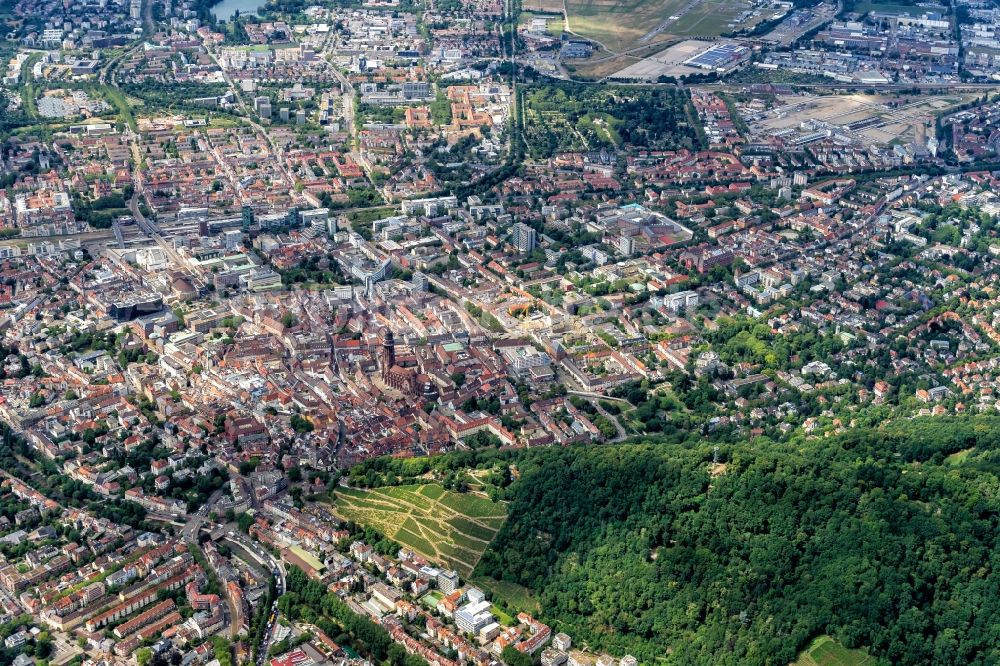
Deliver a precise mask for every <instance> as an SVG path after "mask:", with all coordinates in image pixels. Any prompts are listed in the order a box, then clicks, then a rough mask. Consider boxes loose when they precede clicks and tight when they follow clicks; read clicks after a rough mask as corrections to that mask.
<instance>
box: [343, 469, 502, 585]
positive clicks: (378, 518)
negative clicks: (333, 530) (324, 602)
mask: <svg viewBox="0 0 1000 666" xmlns="http://www.w3.org/2000/svg"><path fill="white" fill-rule="evenodd" d="M332 502H333V510H334V513H335V514H337V516H339V517H340V518H342V519H344V520H349V521H353V522H355V523H358V524H361V525H369V526H371V527H374V528H375V529H377V530H378V531H380V532H381V533H382V534H384V535H385V536H387V537H388V538H390V539H393V540H395V541H398V542H399V543H400V544H402V545H404V546H407V547H409V548H411V549H413V550H414V551H415V552H417V553H419V554H420V555H422V556H424V557H426V558H428V559H430V560H434V561H436V562H439V563H441V564H444V565H447V566H449V567H452V568H454V569H455V570H456V571H458V572H459V573H460V574H461V575H462V576H463V577H468V576H469V575H470V574H471V573H472V570H473V568H475V566H476V563H477V562H479V558H480V557H482V554H483V552H484V551H485V550H486V548H487V547H488V546H489V544H490V542H491V541H492V540H493V537H494V536H495V535H496V533H497V532H498V531H499V530H500V528H501V527H502V526H503V523H504V521H505V520H506V517H507V507H506V505H505V504H502V503H498V502H492V501H490V500H489V499H488V498H486V497H480V496H476V495H470V494H467V493H466V494H460V493H456V492H452V491H449V490H445V489H444V488H442V487H441V486H440V485H438V484H422V485H409V486H389V487H384V488H371V489H357V488H338V489H336V490H335V491H334V493H333V496H332Z"/></svg>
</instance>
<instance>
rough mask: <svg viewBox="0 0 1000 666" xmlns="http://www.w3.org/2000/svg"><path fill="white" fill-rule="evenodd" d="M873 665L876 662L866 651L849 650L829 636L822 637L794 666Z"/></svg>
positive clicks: (800, 656)
mask: <svg viewBox="0 0 1000 666" xmlns="http://www.w3.org/2000/svg"><path fill="white" fill-rule="evenodd" d="M873 663H875V660H874V659H872V657H871V656H870V655H869V654H867V653H866V652H865V651H864V650H848V649H847V648H845V647H844V646H843V645H841V644H840V643H838V642H837V641H835V640H834V639H832V638H830V637H829V636H820V637H819V638H817V639H816V640H814V641H813V642H812V645H810V646H809V648H808V649H807V650H806V651H805V652H803V653H802V654H801V655H799V658H798V659H797V660H796V661H795V663H794V664H792V666H863V665H866V664H873Z"/></svg>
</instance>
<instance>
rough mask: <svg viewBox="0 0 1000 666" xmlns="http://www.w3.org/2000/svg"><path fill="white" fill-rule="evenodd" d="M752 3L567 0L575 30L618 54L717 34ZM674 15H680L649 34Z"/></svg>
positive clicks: (731, 0) (741, 0) (737, 0)
mask: <svg viewBox="0 0 1000 666" xmlns="http://www.w3.org/2000/svg"><path fill="white" fill-rule="evenodd" d="M749 6H750V3H749V2H746V0H700V1H698V2H695V3H693V4H692V1H691V0H566V10H567V12H568V13H569V25H570V28H571V29H572V30H573V32H575V33H577V34H579V35H582V36H584V37H589V38H591V39H594V40H597V41H598V42H600V43H601V44H603V45H604V47H605V48H607V49H609V50H610V51H612V52H615V53H618V52H621V51H625V50H628V49H633V48H635V47H638V46H643V45H644V44H654V43H656V42H659V41H663V40H665V39H670V38H676V37H702V36H705V37H717V36H719V35H720V34H721V33H723V32H727V31H728V30H729V28H728V23H729V22H730V21H732V20H733V19H735V18H736V17H737V16H739V15H740V14H741V13H742V12H743V11H744V10H745V9H747V8H748V7H749ZM671 16H678V17H679V18H678V19H677V20H676V21H673V22H671V23H670V24H669V25H667V26H666V27H665V28H664V29H663V30H662V31H660V32H658V33H657V34H655V35H652V36H650V37H647V35H649V34H650V33H651V32H652V31H654V30H655V29H656V28H657V27H658V26H659V25H660V24H661V23H663V22H664V21H666V20H667V19H668V18H669V17H671ZM644 37H645V38H646V39H643V38H644Z"/></svg>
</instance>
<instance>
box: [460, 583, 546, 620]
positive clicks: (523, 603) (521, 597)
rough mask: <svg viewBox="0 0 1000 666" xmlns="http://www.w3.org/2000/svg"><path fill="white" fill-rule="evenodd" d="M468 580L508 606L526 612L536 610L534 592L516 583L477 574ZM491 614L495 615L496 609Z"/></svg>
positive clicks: (535, 611) (536, 602) (536, 603)
mask: <svg viewBox="0 0 1000 666" xmlns="http://www.w3.org/2000/svg"><path fill="white" fill-rule="evenodd" d="M469 582H470V583H471V584H473V585H475V586H477V587H480V588H482V589H484V590H487V591H489V592H490V593H491V594H492V595H493V598H494V599H501V600H502V601H503V602H504V603H505V604H506V605H507V606H508V607H509V608H513V609H516V610H518V611H525V612H527V613H537V612H538V609H539V606H538V599H537V598H535V594H534V592H532V591H531V590H529V589H528V588H526V587H522V586H521V585H518V584H517V583H509V582H507V581H503V580H496V579H495V578H490V577H488V576H477V577H475V578H473V579H471V580H470V581H469ZM493 614H494V615H496V614H497V613H496V611H494V612H493Z"/></svg>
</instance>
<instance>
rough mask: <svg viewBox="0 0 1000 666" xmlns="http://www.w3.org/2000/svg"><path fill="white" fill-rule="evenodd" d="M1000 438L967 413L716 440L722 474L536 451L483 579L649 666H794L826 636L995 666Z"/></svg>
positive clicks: (686, 452) (915, 655)
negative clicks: (789, 435)
mask: <svg viewBox="0 0 1000 666" xmlns="http://www.w3.org/2000/svg"><path fill="white" fill-rule="evenodd" d="M998 444H1000V419H997V418H966V419H922V420H915V421H908V422H905V423H902V424H898V425H894V426H891V427H890V428H888V429H884V430H878V431H868V430H866V431H855V432H850V433H848V434H843V435H840V436H837V437H834V438H828V439H823V440H815V441H802V442H799V443H797V444H795V445H789V444H777V443H773V442H765V441H756V442H753V443H749V444H742V445H736V446H732V447H724V448H722V449H721V450H720V452H719V456H720V458H719V459H720V461H722V462H724V463H725V467H724V468H723V467H719V466H717V465H716V466H713V465H712V462H713V447H712V446H710V445H708V444H706V445H704V446H700V445H699V446H697V447H694V448H681V447H676V446H664V445H653V444H636V445H621V446H604V447H591V448H569V449H562V448H549V449H538V450H532V451H528V452H525V453H524V454H522V455H521V456H520V457H519V459H518V461H517V464H518V465H519V467H520V471H521V479H520V480H519V481H518V482H516V483H515V484H514V485H512V486H511V487H510V488H509V489H508V491H507V492H508V497H509V499H510V500H511V506H510V518H509V519H508V522H507V523H506V525H505V526H504V528H503V529H502V530H501V531H500V533H499V534H498V535H497V537H496V539H495V540H494V542H493V544H492V547H491V548H490V549H489V550H488V551H487V552H486V554H485V556H484V557H483V559H482V560H481V561H480V564H479V567H478V570H477V573H480V574H486V575H490V576H493V577H495V578H500V579H504V580H508V581H513V582H517V583H520V584H522V585H525V586H528V587H529V588H531V589H533V590H535V591H537V592H538V594H539V598H540V600H541V607H542V617H543V618H544V619H546V620H548V621H550V622H553V623H554V625H555V627H556V628H557V629H558V630H565V631H567V632H568V633H570V634H572V636H573V638H574V640H575V641H578V642H587V643H589V644H590V645H591V646H592V647H594V648H603V649H607V650H610V651H612V652H613V653H616V654H618V655H621V654H624V653H628V652H630V653H633V654H635V656H637V657H639V659H640V661H641V662H642V663H649V664H651V663H653V662H654V660H657V658H658V657H664V656H666V657H667V659H666V663H676V664H712V665H720V664H734V665H735V664H740V665H746V664H776V665H782V666H784V665H786V664H788V663H789V662H790V661H792V660H794V659H795V657H796V654H797V653H798V651H799V650H800V649H801V648H803V647H804V646H806V645H807V643H808V642H809V639H810V638H812V637H814V636H816V635H818V634H822V633H829V634H831V635H833V636H835V637H836V638H837V639H839V640H841V641H842V642H844V643H846V644H847V645H848V646H864V647H866V648H867V649H868V650H869V652H870V653H872V654H873V655H875V656H877V657H878V658H879V661H880V662H881V663H892V664H921V665H924V664H949V665H953V664H975V663H979V664H987V663H998V662H1000V594H998V592H1000V572H998V567H997V565H998V564H1000V548H998V546H1000V543H998V540H1000V536H998V535H1000V531H998V529H997V522H998V520H997V517H998V511H1000V485H998V470H1000V448H998ZM970 449H972V450H971V451H970ZM713 471H714V476H713V473H712V472H713ZM658 661H659V660H658ZM660 663H664V662H663V661H660Z"/></svg>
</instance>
